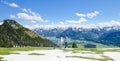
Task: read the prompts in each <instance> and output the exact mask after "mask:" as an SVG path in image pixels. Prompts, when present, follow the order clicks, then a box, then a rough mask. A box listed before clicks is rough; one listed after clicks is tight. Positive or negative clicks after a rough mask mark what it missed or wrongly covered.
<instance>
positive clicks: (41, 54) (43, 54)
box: [29, 53, 45, 55]
mask: <svg viewBox="0 0 120 61" xmlns="http://www.w3.org/2000/svg"><path fill="white" fill-rule="evenodd" d="M29 55H45V54H39V53H30V54H29Z"/></svg>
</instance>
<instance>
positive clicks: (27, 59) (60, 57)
mask: <svg viewBox="0 0 120 61" xmlns="http://www.w3.org/2000/svg"><path fill="white" fill-rule="evenodd" d="M19 53H20V54H10V55H2V56H1V57H4V58H3V60H7V61H96V60H91V59H84V58H72V57H71V58H70V57H69V58H67V57H66V56H70V55H71V56H72V55H73V56H74V55H77V56H82V55H83V56H86V57H90V56H92V57H93V56H94V54H86V55H85V54H80V53H77V54H76V53H72V52H64V51H63V50H35V51H21V52H19ZM30 53H38V54H45V55H29V54H30ZM94 57H95V58H100V57H99V56H98V55H95V56H94Z"/></svg>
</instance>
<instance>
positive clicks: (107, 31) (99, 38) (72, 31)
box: [33, 26, 120, 46]
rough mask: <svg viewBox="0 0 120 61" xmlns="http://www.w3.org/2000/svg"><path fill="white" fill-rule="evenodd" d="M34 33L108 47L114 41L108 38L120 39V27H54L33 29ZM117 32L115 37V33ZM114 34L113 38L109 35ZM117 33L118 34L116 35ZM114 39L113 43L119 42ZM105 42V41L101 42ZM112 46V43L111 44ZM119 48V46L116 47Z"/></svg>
mask: <svg viewBox="0 0 120 61" xmlns="http://www.w3.org/2000/svg"><path fill="white" fill-rule="evenodd" d="M33 31H34V32H36V33H38V34H39V35H42V36H45V37H53V36H55V37H57V38H59V37H60V35H62V36H63V37H65V36H66V35H67V36H68V37H69V38H71V39H73V40H87V41H94V42H99V43H103V44H106V42H107V41H108V42H107V43H108V45H109V42H110V43H111V41H114V39H110V38H118V39H119V38H120V37H119V36H120V26H106V27H99V26H96V27H92V28H85V27H67V28H62V27H54V28H47V29H46V28H43V27H42V28H35V29H33ZM115 32H117V35H116V33H115ZM113 33H114V34H115V36H110V37H108V36H109V35H111V34H113ZM118 33H119V34H118ZM118 39H116V40H115V41H117V42H118V41H119V40H118ZM103 40H107V41H103ZM112 45H116V44H114V42H112ZM117 46H119V44H118V45H117Z"/></svg>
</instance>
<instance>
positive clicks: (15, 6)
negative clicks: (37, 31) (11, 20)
mask: <svg viewBox="0 0 120 61" xmlns="http://www.w3.org/2000/svg"><path fill="white" fill-rule="evenodd" d="M9 6H11V7H14V8H18V7H19V6H18V5H17V4H16V3H10V4H9Z"/></svg>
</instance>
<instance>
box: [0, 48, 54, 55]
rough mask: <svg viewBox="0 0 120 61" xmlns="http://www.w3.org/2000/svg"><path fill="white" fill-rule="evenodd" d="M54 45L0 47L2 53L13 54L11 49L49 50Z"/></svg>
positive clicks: (0, 53)
mask: <svg viewBox="0 0 120 61" xmlns="http://www.w3.org/2000/svg"><path fill="white" fill-rule="evenodd" d="M49 49H53V48H52V47H16V48H0V55H6V54H11V51H30V50H49Z"/></svg>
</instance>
